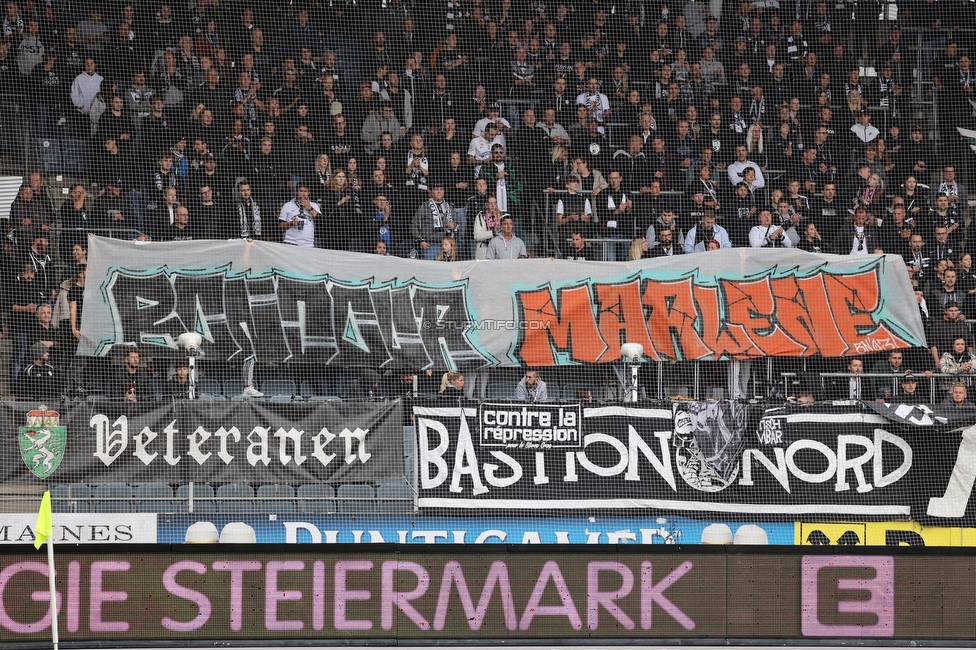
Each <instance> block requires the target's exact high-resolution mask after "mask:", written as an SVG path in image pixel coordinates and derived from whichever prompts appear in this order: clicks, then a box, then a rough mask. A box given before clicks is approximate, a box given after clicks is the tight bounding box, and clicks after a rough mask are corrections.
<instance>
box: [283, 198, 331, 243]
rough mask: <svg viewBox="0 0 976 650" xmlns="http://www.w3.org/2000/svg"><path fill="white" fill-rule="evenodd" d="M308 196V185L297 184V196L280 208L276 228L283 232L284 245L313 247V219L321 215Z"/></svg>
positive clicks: (317, 205) (320, 211) (316, 204)
mask: <svg viewBox="0 0 976 650" xmlns="http://www.w3.org/2000/svg"><path fill="white" fill-rule="evenodd" d="M308 196H309V191H308V185H307V184H306V183H305V182H299V183H298V192H297V196H296V197H295V198H294V199H292V200H291V201H289V202H288V203H286V204H285V205H284V206H283V207H282V208H281V213H280V214H279V215H278V227H279V228H280V229H281V230H282V231H284V242H285V243H286V244H291V245H293V246H305V247H308V248H314V247H315V218H316V217H318V216H320V215H321V214H322V209H321V208H320V207H319V204H318V203H313V202H312V201H310V200H309V198H308Z"/></svg>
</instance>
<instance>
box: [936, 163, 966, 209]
mask: <svg viewBox="0 0 976 650" xmlns="http://www.w3.org/2000/svg"><path fill="white" fill-rule="evenodd" d="M940 196H944V197H946V198H947V199H948V200H949V206H950V207H951V208H953V209H955V210H962V211H965V210H966V208H967V207H968V206H969V194H968V192H966V186H965V185H963V184H962V183H960V182H959V181H957V180H956V168H955V167H953V166H952V165H946V166H945V167H943V168H942V182H940V183H939V186H938V187H937V188H935V190H934V191H933V192H932V203H937V202H938V198H939V197H940Z"/></svg>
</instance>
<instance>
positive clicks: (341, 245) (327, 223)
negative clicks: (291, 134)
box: [315, 169, 362, 252]
mask: <svg viewBox="0 0 976 650" xmlns="http://www.w3.org/2000/svg"><path fill="white" fill-rule="evenodd" d="M358 206H359V197H358V196H356V193H355V192H353V191H352V188H351V187H350V186H349V183H348V181H347V178H346V172H345V170H343V169H339V170H337V171H336V172H335V173H334V174H332V178H331V179H330V180H329V191H328V192H326V193H325V197H324V201H323V202H322V215H321V216H320V217H318V218H317V219H316V221H317V222H318V223H316V228H315V231H316V235H318V234H319V233H320V232H321V236H319V237H316V240H317V241H316V244H315V245H316V247H321V248H329V249H332V250H340V251H341V250H353V249H352V248H350V246H351V240H353V239H356V238H359V237H361V236H362V232H361V230H360V229H358V228H357V226H359V225H362V224H361V223H360V222H361V221H362V217H361V214H360V212H359V209H358ZM359 252H362V251H359Z"/></svg>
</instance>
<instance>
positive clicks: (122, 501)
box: [92, 483, 134, 512]
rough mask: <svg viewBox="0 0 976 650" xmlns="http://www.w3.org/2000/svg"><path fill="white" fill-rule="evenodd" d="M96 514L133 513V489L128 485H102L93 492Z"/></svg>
mask: <svg viewBox="0 0 976 650" xmlns="http://www.w3.org/2000/svg"><path fill="white" fill-rule="evenodd" d="M92 499H93V502H92V504H93V506H94V509H95V512H133V511H134V507H133V506H134V504H133V501H132V487H131V486H130V485H129V484H128V483H101V484H99V485H96V486H95V487H94V489H93V490H92Z"/></svg>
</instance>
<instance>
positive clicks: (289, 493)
mask: <svg viewBox="0 0 976 650" xmlns="http://www.w3.org/2000/svg"><path fill="white" fill-rule="evenodd" d="M256 507H257V511H258V513H259V514H273V513H277V514H283V515H290V514H294V513H295V512H297V510H298V509H297V508H296V507H295V488H293V487H292V486H290V485H287V484H282V483H273V484H269V485H259V486H258V500H257V503H256Z"/></svg>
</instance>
